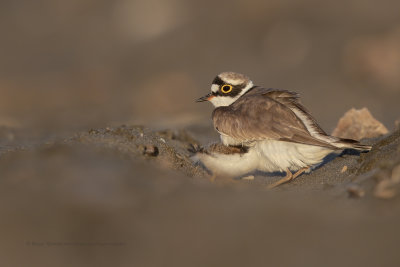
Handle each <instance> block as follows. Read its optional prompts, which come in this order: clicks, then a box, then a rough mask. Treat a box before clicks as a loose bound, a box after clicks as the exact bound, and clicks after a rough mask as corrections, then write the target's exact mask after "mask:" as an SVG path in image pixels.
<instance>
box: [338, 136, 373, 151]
mask: <svg viewBox="0 0 400 267" xmlns="http://www.w3.org/2000/svg"><path fill="white" fill-rule="evenodd" d="M337 139H338V140H337V141H336V142H334V144H335V146H337V147H339V148H343V149H346V148H348V149H355V150H358V151H360V152H368V151H370V150H371V148H372V146H370V145H364V144H360V142H358V141H356V140H353V139H344V138H337Z"/></svg>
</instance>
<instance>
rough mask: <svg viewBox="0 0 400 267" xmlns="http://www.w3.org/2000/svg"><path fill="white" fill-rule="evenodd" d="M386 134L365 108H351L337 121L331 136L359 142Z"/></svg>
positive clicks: (383, 128) (383, 127) (385, 129)
mask: <svg viewBox="0 0 400 267" xmlns="http://www.w3.org/2000/svg"><path fill="white" fill-rule="evenodd" d="M386 133H388V129H387V128H386V127H385V126H384V125H383V124H382V123H380V122H379V121H378V120H376V119H375V118H374V117H373V116H372V115H371V113H370V112H369V110H368V109H367V108H362V109H355V108H352V109H350V110H349V111H347V112H346V113H345V114H344V116H343V117H342V118H341V119H340V120H339V122H338V124H337V126H336V128H335V130H333V132H332V135H333V136H337V137H341V138H350V139H355V140H360V139H363V138H373V137H377V136H380V135H383V134H386Z"/></svg>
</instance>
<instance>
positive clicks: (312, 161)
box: [194, 140, 333, 176]
mask: <svg viewBox="0 0 400 267" xmlns="http://www.w3.org/2000/svg"><path fill="white" fill-rule="evenodd" d="M332 152H333V151H332V150H331V149H327V148H323V147H318V146H310V145H303V144H297V143H291V142H283V141H275V140H266V141H258V142H254V143H253V145H252V146H251V147H250V148H249V151H248V152H247V153H245V154H233V155H226V154H217V153H212V155H209V154H203V153H197V154H196V156H195V158H194V160H196V161H198V160H200V161H201V162H202V163H203V164H204V166H205V167H206V168H207V169H209V170H210V171H212V172H213V174H217V175H227V176H242V175H244V174H247V173H250V172H253V171H256V170H259V171H263V172H277V171H279V172H283V171H286V169H290V170H291V171H297V170H299V169H301V168H304V167H311V166H314V165H317V164H320V163H321V162H322V161H323V159H324V157H325V156H327V155H328V154H330V153H332Z"/></svg>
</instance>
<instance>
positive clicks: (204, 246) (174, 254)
mask: <svg viewBox="0 0 400 267" xmlns="http://www.w3.org/2000/svg"><path fill="white" fill-rule="evenodd" d="M196 129H197V130H196ZM7 132H8V133H9V134H11V130H9V129H2V133H3V134H6V133H7ZM206 132H208V133H209V134H210V139H212V138H213V133H212V130H210V129H208V128H207V129H202V128H201V127H189V128H188V129H186V130H166V131H154V130H150V129H147V128H145V127H138V126H121V127H115V128H104V129H91V130H88V131H84V132H80V133H77V134H75V135H73V136H70V137H69V138H65V139H60V140H51V141H44V142H43V143H40V142H38V143H37V144H36V145H33V146H15V145H10V146H8V147H5V146H4V145H3V146H2V154H1V157H0V176H1V180H0V183H1V185H0V190H1V193H0V198H1V201H0V206H1V207H0V210H1V217H2V219H1V222H0V229H1V230H0V231H1V236H2V242H1V249H0V251H1V254H2V255H1V259H2V262H3V263H4V264H5V266H27V265H29V264H30V263H32V262H41V263H43V264H45V265H46V266H64V264H65V266H67V265H71V264H72V265H74V266H89V265H90V266H110V265H113V266H255V265H257V266H266V265H268V266H289V265H295V266H339V265H340V266H398V265H399V263H400V254H399V253H398V249H397V245H398V242H399V240H400V236H399V231H398V225H399V223H400V214H399V212H398V210H399V208H400V201H399V196H398V191H397V190H399V189H400V186H399V185H400V181H399V180H400V169H399V166H400V165H399V164H400V153H399V151H400V131H397V132H394V133H392V134H390V135H387V136H385V137H381V138H377V139H375V140H366V141H365V142H367V143H371V144H374V148H373V150H372V151H371V152H369V153H366V154H362V155H361V156H358V155H352V154H344V155H342V156H339V157H337V158H335V159H333V160H332V161H330V162H328V163H327V164H325V165H323V166H322V167H320V168H318V169H317V170H315V171H313V172H311V173H310V174H306V175H302V176H300V177H299V178H298V179H297V180H295V181H293V182H292V183H289V184H285V185H283V186H281V187H279V188H277V189H274V190H267V189H266V185H267V184H269V183H271V182H272V181H274V180H275V179H279V178H280V177H277V176H267V175H256V177H255V179H254V180H253V181H242V180H228V179H217V181H216V182H215V183H211V182H209V179H208V178H209V176H208V175H207V173H206V172H204V170H203V169H202V168H200V167H198V166H194V165H193V164H192V163H191V161H190V159H189V157H190V155H191V154H190V152H189V151H188V148H189V147H190V145H191V144H196V143H198V141H196V138H195V136H196V135H197V134H201V135H203V136H204V133H206ZM13 134H14V135H16V136H17V135H18V131H14V133H13ZM20 136H23V135H22V134H20ZM16 138H17V137H16ZM19 138H23V137H19ZM14 141H18V142H16V143H23V142H22V140H14ZM19 141H21V142H19ZM344 166H347V170H346V171H343V172H342V170H343V167H344ZM394 168H397V169H394ZM382 183H383V185H382ZM21 254H22V255H24V257H21Z"/></svg>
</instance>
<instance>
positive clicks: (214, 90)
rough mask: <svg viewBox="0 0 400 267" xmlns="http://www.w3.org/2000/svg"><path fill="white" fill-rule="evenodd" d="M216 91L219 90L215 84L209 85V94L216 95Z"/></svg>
mask: <svg viewBox="0 0 400 267" xmlns="http://www.w3.org/2000/svg"><path fill="white" fill-rule="evenodd" d="M218 90H219V86H218V85H217V84H213V85H211V92H214V93H216V92H218Z"/></svg>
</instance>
